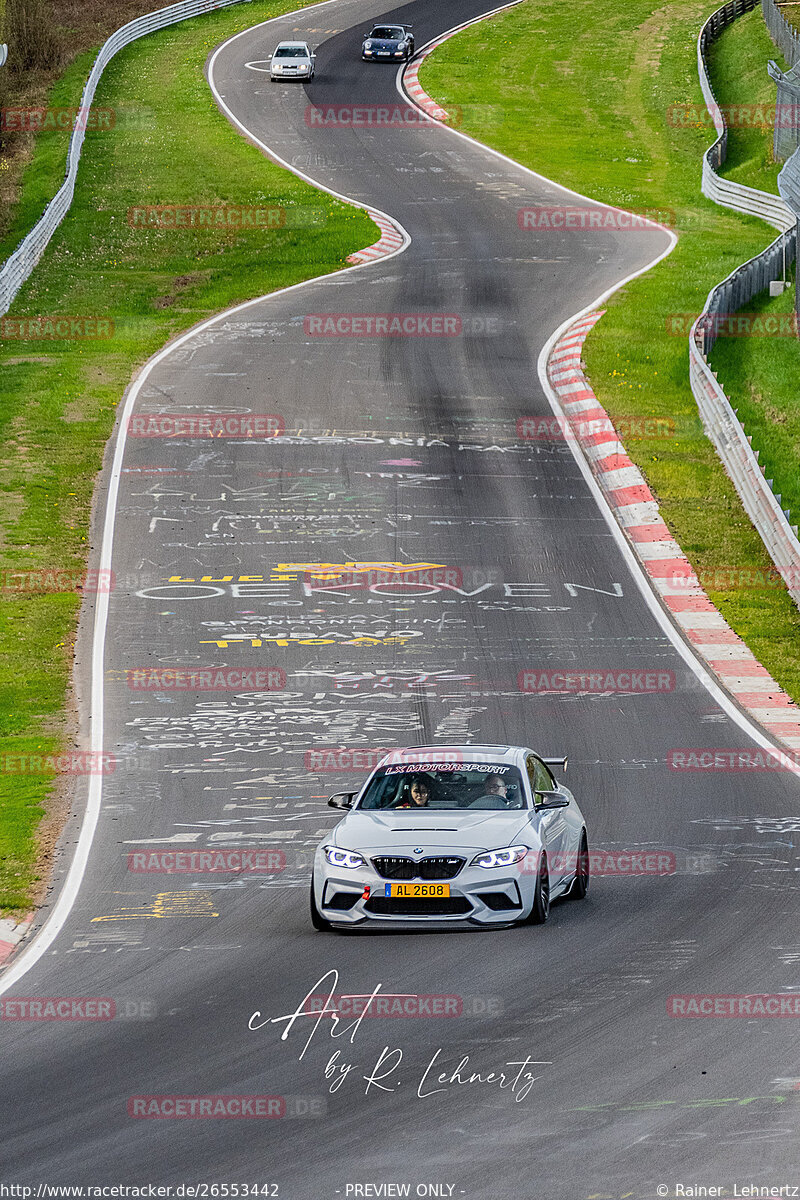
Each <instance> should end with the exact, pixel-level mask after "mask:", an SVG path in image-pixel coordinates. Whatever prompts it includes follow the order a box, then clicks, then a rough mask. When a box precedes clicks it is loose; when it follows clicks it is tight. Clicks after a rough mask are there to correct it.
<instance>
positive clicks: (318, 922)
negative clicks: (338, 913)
mask: <svg viewBox="0 0 800 1200" xmlns="http://www.w3.org/2000/svg"><path fill="white" fill-rule="evenodd" d="M309 907H310V910H311V924H312V925H313V926H314V928H315V929H316V930H318V932H319V933H330V931H331V930H332V929H333V926H332V925H331V923H330V921H328V920H326V919H325V917H323V915H322V913H321V912H320V911H319V909H318V908H317V900H316V897H315V895H314V877H313V876H312V877H311V895H310V906H309Z"/></svg>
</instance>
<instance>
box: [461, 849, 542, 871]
mask: <svg viewBox="0 0 800 1200" xmlns="http://www.w3.org/2000/svg"><path fill="white" fill-rule="evenodd" d="M528 849H529V848H528V846H506V848H505V849H504V850H487V851H486V853H485V854H478V855H477V856H476V857H475V858H473V860H472V863H471V864H470V865H471V866H473V867H487V868H488V867H510V866H511V864H512V863H517V862H520V861H521V860H522V859H523V858H524V857H525V855H526V854H527V853H528Z"/></svg>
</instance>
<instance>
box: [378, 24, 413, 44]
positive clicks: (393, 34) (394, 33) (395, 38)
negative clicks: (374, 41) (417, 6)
mask: <svg viewBox="0 0 800 1200" xmlns="http://www.w3.org/2000/svg"><path fill="white" fill-rule="evenodd" d="M369 36H370V37H374V38H386V39H387V40H388V41H392V42H401V41H402V40H403V37H404V34H403V30H402V29H397V28H395V27H393V26H391V25H376V26H375V28H374V29H373V31H372V33H371V34H370V35H369Z"/></svg>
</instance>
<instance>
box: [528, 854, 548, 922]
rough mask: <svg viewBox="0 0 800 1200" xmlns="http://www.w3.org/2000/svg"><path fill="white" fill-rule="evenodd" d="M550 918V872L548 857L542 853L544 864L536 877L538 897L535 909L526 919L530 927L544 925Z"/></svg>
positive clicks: (536, 897) (534, 903)
mask: <svg viewBox="0 0 800 1200" xmlns="http://www.w3.org/2000/svg"><path fill="white" fill-rule="evenodd" d="M549 916H550V872H549V871H548V869H547V855H546V854H545V853H544V852H543V853H542V863H541V866H540V867H539V874H538V875H537V876H536V895H535V897H534V900H533V908H532V909H531V912H530V916H529V917H528V918H527V919H526V924H528V925H544V923H545V921H546V920H547V918H548V917H549Z"/></svg>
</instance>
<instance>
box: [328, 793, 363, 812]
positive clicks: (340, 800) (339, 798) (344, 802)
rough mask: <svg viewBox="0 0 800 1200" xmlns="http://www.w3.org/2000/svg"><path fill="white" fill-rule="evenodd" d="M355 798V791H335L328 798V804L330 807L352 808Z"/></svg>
mask: <svg viewBox="0 0 800 1200" xmlns="http://www.w3.org/2000/svg"><path fill="white" fill-rule="evenodd" d="M355 798H356V793H355V792H334V794H333V795H332V796H330V797H329V798H328V806H329V807H330V808H352V807H353V801H354V800H355Z"/></svg>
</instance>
